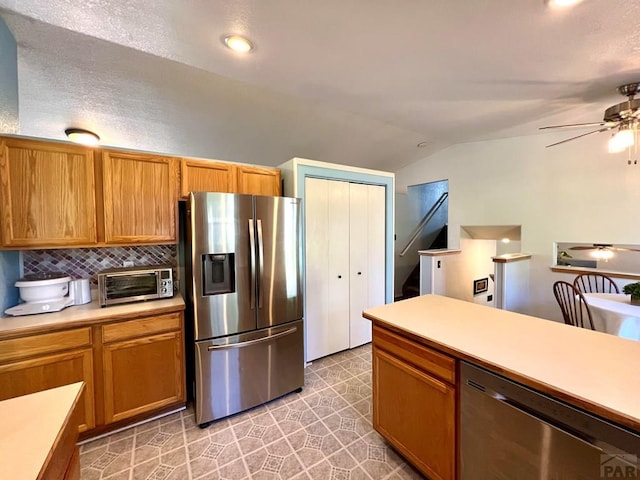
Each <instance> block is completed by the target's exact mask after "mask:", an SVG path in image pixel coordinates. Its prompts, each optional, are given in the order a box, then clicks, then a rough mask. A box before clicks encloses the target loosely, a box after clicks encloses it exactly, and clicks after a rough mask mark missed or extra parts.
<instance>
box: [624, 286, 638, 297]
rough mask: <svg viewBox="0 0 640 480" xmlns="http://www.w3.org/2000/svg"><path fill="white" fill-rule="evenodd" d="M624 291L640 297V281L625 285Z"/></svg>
mask: <svg viewBox="0 0 640 480" xmlns="http://www.w3.org/2000/svg"><path fill="white" fill-rule="evenodd" d="M622 291H623V292H624V293H626V294H627V295H631V296H632V297H640V282H635V283H629V284H627V285H625V286H624V287H623V289H622Z"/></svg>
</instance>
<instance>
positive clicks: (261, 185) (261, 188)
mask: <svg viewBox="0 0 640 480" xmlns="http://www.w3.org/2000/svg"><path fill="white" fill-rule="evenodd" d="M238 193H248V194H252V195H274V196H280V195H281V194H282V184H281V182H280V170H278V169H276V168H263V167H252V166H249V165H239V166H238Z"/></svg>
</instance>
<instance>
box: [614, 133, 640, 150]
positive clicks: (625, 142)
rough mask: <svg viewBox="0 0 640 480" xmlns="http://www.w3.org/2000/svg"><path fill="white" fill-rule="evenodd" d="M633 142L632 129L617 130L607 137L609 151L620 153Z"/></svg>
mask: <svg viewBox="0 0 640 480" xmlns="http://www.w3.org/2000/svg"><path fill="white" fill-rule="evenodd" d="M634 143H635V139H634V134H633V130H629V129H624V130H618V131H617V132H616V134H615V135H613V136H612V137H611V138H610V139H609V153H620V152H622V151H624V150H625V149H627V148H629V147H631V146H633V144H634Z"/></svg>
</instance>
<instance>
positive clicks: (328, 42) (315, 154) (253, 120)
mask: <svg viewBox="0 0 640 480" xmlns="http://www.w3.org/2000/svg"><path fill="white" fill-rule="evenodd" d="M0 16H1V17H2V18H3V19H4V21H5V22H6V24H7V25H8V27H9V29H10V30H11V32H12V33H13V35H14V37H15V38H16V41H17V43H18V75H19V109H20V112H19V120H20V133H21V134H24V135H32V136H39V137H45V138H58V139H62V138H63V133H62V132H63V130H64V128H66V127H69V126H82V127H85V128H90V129H92V130H94V131H96V132H98V133H99V134H100V136H101V137H102V140H103V143H104V144H107V145H113V146H119V147H125V148H133V149H140V150H150V151H158V152H165V153H171V154H181V155H189V156H199V157H207V158H218V159H222V160H229V161H237V162H248V163H257V164H264V165H278V164H280V163H282V162H284V161H286V160H288V159H289V158H291V157H294V156H299V157H306V158H313V159H316V160H323V161H330V162H337V163H344V164H350V165H355V166H363V167H369V168H380V169H385V170H391V171H394V170H397V169H398V168H400V167H402V166H403V165H406V164H408V163H410V162H412V161H415V160H417V159H420V158H423V157H425V156H427V155H428V154H429V153H431V152H433V151H436V150H438V149H440V148H443V147H445V146H447V145H450V144H452V143H460V142H469V141H475V140H484V139H491V138H502V137H509V136H519V135H532V134H536V133H538V132H537V128H538V127H539V126H543V125H548V124H556V123H575V122H588V121H598V120H600V119H601V118H602V113H603V111H604V109H605V108H606V107H608V106H610V105H612V104H614V103H618V102H620V101H622V99H623V98H622V97H620V96H619V94H617V93H616V91H615V88H616V87H617V86H618V85H620V84H623V83H626V82H630V81H638V80H640V28H639V27H640V20H639V19H640V2H638V1H637V0H617V1H615V2H611V1H604V0H584V1H583V2H582V3H581V4H579V5H577V6H576V7H574V8H572V9H570V10H563V11H558V10H552V9H550V8H548V7H547V6H546V5H545V3H544V1H543V0H519V1H514V0H483V1H477V0H457V1H455V2H453V1H446V2H445V1H441V0H422V1H414V0H397V1H393V2H372V1H371V0H349V1H344V0H341V1H335V0H324V1H321V2H301V1H295V0H288V1H284V0H269V1H264V0H255V1H244V0H236V1H233V2H230V1H228V0H227V1H221V0H184V1H180V2H177V1H175V0H141V1H127V2H125V1H123V0H46V1H45V0H13V1H10V0H0ZM226 33H241V34H245V35H247V36H248V37H249V38H250V39H251V40H252V41H253V42H255V44H256V45H257V48H256V50H255V51H254V52H252V53H250V54H248V55H244V56H241V55H238V54H233V53H232V52H230V51H228V50H226V49H225V48H224V47H223V45H222V43H221V42H220V37H221V36H223V35H224V34H226ZM583 132H584V130H581V131H577V132H576V134H577V133H583ZM572 134H574V132H573V131H571V132H564V133H563V135H564V136H571V135H572ZM559 138H563V136H562V135H560V136H559ZM423 141H426V142H428V146H427V147H426V148H417V147H416V144H418V143H420V142H423ZM557 148H560V147H557Z"/></svg>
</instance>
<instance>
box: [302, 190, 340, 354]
mask: <svg viewBox="0 0 640 480" xmlns="http://www.w3.org/2000/svg"><path fill="white" fill-rule="evenodd" d="M304 218H305V271H306V277H305V287H306V288H305V292H306V299H305V301H306V360H307V361H311V360H314V359H316V358H320V357H324V356H326V355H329V354H331V353H335V352H339V351H341V350H346V349H347V348H349V183H347V182H340V181H332V180H325V179H318V178H306V179H305V216H304Z"/></svg>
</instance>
